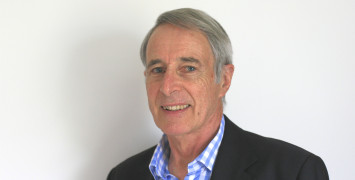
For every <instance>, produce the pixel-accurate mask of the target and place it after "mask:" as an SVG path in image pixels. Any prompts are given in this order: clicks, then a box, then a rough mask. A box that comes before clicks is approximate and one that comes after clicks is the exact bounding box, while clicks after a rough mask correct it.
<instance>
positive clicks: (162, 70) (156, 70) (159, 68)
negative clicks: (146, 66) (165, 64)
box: [152, 67, 164, 74]
mask: <svg viewBox="0 0 355 180" xmlns="http://www.w3.org/2000/svg"><path fill="white" fill-rule="evenodd" d="M163 72H164V69H163V68H162V67H156V68H153V69H152V73H155V74H159V73H163Z"/></svg>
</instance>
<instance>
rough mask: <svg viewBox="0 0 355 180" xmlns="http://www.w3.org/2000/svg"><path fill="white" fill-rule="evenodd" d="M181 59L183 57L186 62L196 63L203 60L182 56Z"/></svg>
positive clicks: (182, 59)
mask: <svg viewBox="0 0 355 180" xmlns="http://www.w3.org/2000/svg"><path fill="white" fill-rule="evenodd" d="M180 59H181V61H184V62H192V63H196V64H201V62H200V61H199V60H198V59H195V58H193V57H182V58H180Z"/></svg>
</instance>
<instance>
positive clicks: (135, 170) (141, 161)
mask: <svg viewBox="0 0 355 180" xmlns="http://www.w3.org/2000/svg"><path fill="white" fill-rule="evenodd" d="M155 148H156V146H153V147H151V148H149V149H146V150H144V151H142V152H140V153H138V154H136V155H134V156H132V157H130V158H128V159H126V160H125V161H123V162H121V163H120V164H118V165H117V166H116V167H114V168H113V169H112V170H111V171H110V173H109V175H108V177H107V180H116V179H151V177H152V176H151V173H150V171H149V163H150V160H151V158H152V156H153V153H154V150H155Z"/></svg>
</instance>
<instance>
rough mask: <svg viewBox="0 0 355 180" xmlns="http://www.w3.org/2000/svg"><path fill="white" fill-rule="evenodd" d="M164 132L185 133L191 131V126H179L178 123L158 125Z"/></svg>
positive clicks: (167, 133)
mask: <svg viewBox="0 0 355 180" xmlns="http://www.w3.org/2000/svg"><path fill="white" fill-rule="evenodd" d="M158 127H159V128H160V130H161V131H163V133H164V134H166V135H169V136H178V135H184V134H187V133H189V132H190V129H189V128H186V127H179V126H178V125H177V126H176V125H165V126H158Z"/></svg>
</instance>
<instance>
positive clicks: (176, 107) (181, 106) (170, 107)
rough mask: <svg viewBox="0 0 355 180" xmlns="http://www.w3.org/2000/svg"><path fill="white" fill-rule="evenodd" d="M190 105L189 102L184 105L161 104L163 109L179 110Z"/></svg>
mask: <svg viewBox="0 0 355 180" xmlns="http://www.w3.org/2000/svg"><path fill="white" fill-rule="evenodd" d="M188 107H190V105H189V104H186V105H176V106H162V108H163V109H164V110H168V111H179V110H183V109H186V108H188Z"/></svg>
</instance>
